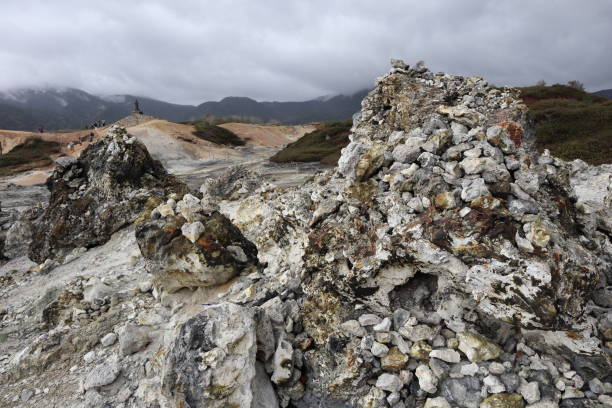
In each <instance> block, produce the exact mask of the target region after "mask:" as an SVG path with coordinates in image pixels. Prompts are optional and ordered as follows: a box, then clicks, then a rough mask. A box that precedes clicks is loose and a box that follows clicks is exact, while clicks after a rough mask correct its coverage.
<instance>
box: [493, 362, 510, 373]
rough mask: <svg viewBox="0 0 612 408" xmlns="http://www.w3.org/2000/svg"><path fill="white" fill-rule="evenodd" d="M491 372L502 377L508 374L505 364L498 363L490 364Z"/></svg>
mask: <svg viewBox="0 0 612 408" xmlns="http://www.w3.org/2000/svg"><path fill="white" fill-rule="evenodd" d="M489 372H490V373H491V374H495V375H501V374H503V373H505V372H506V367H504V365H503V364H501V363H498V362H497V361H494V362H492V363H491V364H489Z"/></svg>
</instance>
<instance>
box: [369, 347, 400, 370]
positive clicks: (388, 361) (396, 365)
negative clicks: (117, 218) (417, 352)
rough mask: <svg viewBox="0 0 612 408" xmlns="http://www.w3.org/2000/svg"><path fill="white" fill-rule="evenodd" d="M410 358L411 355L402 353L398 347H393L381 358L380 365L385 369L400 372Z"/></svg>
mask: <svg viewBox="0 0 612 408" xmlns="http://www.w3.org/2000/svg"><path fill="white" fill-rule="evenodd" d="M372 354H374V352H372ZM408 360H409V357H408V356H407V355H405V354H404V353H402V352H401V351H400V350H399V348H398V347H391V349H389V352H388V353H387V355H386V356H384V357H383V358H381V360H380V365H381V367H382V369H383V370H385V371H391V372H399V371H400V370H402V369H403V368H404V367H405V366H406V364H407V363H408Z"/></svg>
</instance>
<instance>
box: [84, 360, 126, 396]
mask: <svg viewBox="0 0 612 408" xmlns="http://www.w3.org/2000/svg"><path fill="white" fill-rule="evenodd" d="M120 372H121V368H120V367H119V365H118V364H117V363H106V364H100V365H98V366H96V367H94V369H93V370H91V371H90V372H89V374H87V376H86V377H85V380H84V382H83V389H84V390H85V391H87V390H91V389H95V388H99V387H102V386H105V385H108V384H112V383H113V382H114V381H115V380H116V379H117V377H119V373H120Z"/></svg>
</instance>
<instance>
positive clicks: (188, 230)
mask: <svg viewBox="0 0 612 408" xmlns="http://www.w3.org/2000/svg"><path fill="white" fill-rule="evenodd" d="M204 231H205V228H204V225H203V224H202V223H201V222H200V221H196V222H186V223H185V224H183V226H182V227H181V232H182V233H183V236H184V237H185V238H187V239H188V240H189V241H191V242H192V243H195V242H196V241H197V240H198V239H199V238H200V235H202V233H203V232H204Z"/></svg>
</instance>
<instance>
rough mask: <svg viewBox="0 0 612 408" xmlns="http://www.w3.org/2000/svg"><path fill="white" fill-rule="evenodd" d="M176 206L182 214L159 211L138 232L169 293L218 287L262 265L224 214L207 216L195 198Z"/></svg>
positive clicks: (144, 251)
mask: <svg viewBox="0 0 612 408" xmlns="http://www.w3.org/2000/svg"><path fill="white" fill-rule="evenodd" d="M166 205H168V204H162V206H160V207H162V210H163V207H164V206H166ZM158 208H159V207H158ZM176 208H177V212H179V215H173V214H171V213H168V214H167V216H165V217H164V216H162V215H161V213H160V211H159V209H156V210H155V211H154V214H155V215H154V217H155V218H153V219H151V220H149V221H146V222H144V223H142V224H141V225H139V226H138V227H137V229H136V239H137V241H138V245H139V247H140V251H141V253H142V256H143V257H144V258H145V259H146V260H147V268H148V270H149V271H150V272H151V273H152V274H153V275H155V281H156V283H157V285H158V286H159V287H161V288H163V289H164V290H165V291H166V292H169V293H172V292H175V291H177V290H179V289H182V288H197V287H205V286H214V285H219V284H222V283H225V282H227V281H228V280H230V279H231V278H233V277H234V276H236V275H237V274H238V273H239V272H241V271H242V270H244V269H247V268H253V267H254V266H256V265H257V248H256V247H255V245H253V244H252V243H251V242H250V241H249V240H247V239H246V238H245V237H244V236H243V235H242V233H241V232H240V230H239V229H238V228H236V227H235V226H234V225H233V224H232V223H231V222H230V221H229V220H228V219H227V218H226V217H225V216H224V215H222V214H220V213H219V212H218V211H212V212H205V211H204V210H203V209H202V207H201V206H200V201H199V200H198V199H197V198H195V197H194V196H192V195H190V194H187V195H185V197H184V198H183V199H182V200H180V201H179V202H178V203H177V204H176ZM172 212H174V211H172Z"/></svg>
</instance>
